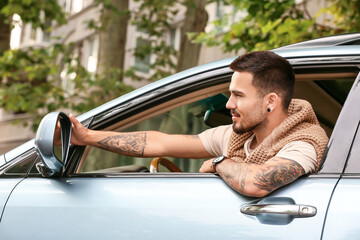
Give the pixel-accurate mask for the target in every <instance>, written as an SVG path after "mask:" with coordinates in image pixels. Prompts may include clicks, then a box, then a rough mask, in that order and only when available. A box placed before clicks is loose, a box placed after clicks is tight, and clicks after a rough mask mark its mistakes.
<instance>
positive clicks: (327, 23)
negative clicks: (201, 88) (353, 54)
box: [190, 0, 360, 52]
mask: <svg viewBox="0 0 360 240" xmlns="http://www.w3.org/2000/svg"><path fill="white" fill-rule="evenodd" d="M218 2H223V4H224V5H230V6H233V7H234V13H232V14H231V16H230V17H229V16H224V17H223V18H224V19H225V20H224V19H223V20H222V21H216V22H214V23H213V25H214V28H213V30H212V31H210V32H207V33H201V34H190V37H191V38H192V39H194V42H197V43H205V44H207V45H208V46H215V45H220V46H222V47H223V50H224V51H225V52H231V51H235V52H237V51H239V50H241V49H245V50H246V51H253V50H266V49H272V48H277V47H281V46H284V45H288V44H292V43H296V42H300V41H304V40H309V39H313V38H317V37H321V36H327V35H332V34H334V33H345V32H353V31H359V28H360V26H359V24H358V23H359V20H360V19H359V17H360V15H359V14H358V12H359V6H360V4H359V3H360V1H358V0H357V1H352V0H346V1H339V0H330V3H332V5H331V6H330V7H328V8H324V9H321V10H320V11H319V13H318V14H317V15H316V16H311V15H310V14H309V11H308V9H307V7H308V6H307V2H306V1H304V2H303V3H301V4H296V2H295V0H283V1H268V0H256V1H254V0H226V1H222V0H219V1H218ZM323 13H327V15H326V16H325V17H326V18H325V20H323V22H321V23H319V22H318V21H317V18H318V17H319V16H321V14H323ZM234 17H235V18H237V20H236V21H234V22H230V21H226V19H233V18H234ZM322 17H324V15H322ZM229 25H230V28H229V30H228V31H226V32H224V31H223V29H224V27H226V26H229Z"/></svg>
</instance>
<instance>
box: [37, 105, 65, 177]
mask: <svg viewBox="0 0 360 240" xmlns="http://www.w3.org/2000/svg"><path fill="white" fill-rule="evenodd" d="M58 121H59V122H60V132H61V152H62V157H61V160H59V159H58V158H57V157H56V155H55V150H54V137H55V135H56V132H55V131H56V125H57V123H58ZM70 139H71V121H70V119H69V117H68V116H67V115H66V114H65V113H63V112H52V113H49V114H47V115H46V116H45V117H44V118H43V119H42V120H41V122H40V125H39V128H38V130H37V132H36V137H35V148H36V151H37V152H38V154H39V156H40V158H41V162H40V163H38V164H37V165H36V167H37V169H38V171H39V172H40V173H41V174H42V176H44V177H52V176H59V175H60V174H61V173H62V170H63V166H64V165H65V164H66V162H67V158H68V154H69V148H70Z"/></svg>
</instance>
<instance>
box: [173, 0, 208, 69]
mask: <svg viewBox="0 0 360 240" xmlns="http://www.w3.org/2000/svg"><path fill="white" fill-rule="evenodd" d="M186 5H187V6H188V7H187V11H186V16H185V21H184V26H183V28H182V30H181V43H180V55H179V59H178V67H177V70H178V71H182V70H185V69H188V68H191V67H194V66H196V65H197V64H198V61H199V54H200V48H201V45H200V44H194V43H191V42H190V40H189V39H188V37H187V35H186V33H188V32H197V33H200V32H202V31H204V29H205V26H206V23H207V20H208V15H207V12H206V10H205V5H206V0H188V1H187V3H186Z"/></svg>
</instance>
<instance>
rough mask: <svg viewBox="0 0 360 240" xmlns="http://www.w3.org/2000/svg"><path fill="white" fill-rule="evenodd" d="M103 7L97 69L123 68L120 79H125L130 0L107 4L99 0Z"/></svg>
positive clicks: (112, 0) (112, 1)
mask: <svg viewBox="0 0 360 240" xmlns="http://www.w3.org/2000/svg"><path fill="white" fill-rule="evenodd" d="M100 4H102V7H101V16H100V22H99V24H100V25H99V26H98V28H97V29H98V30H99V31H98V33H99V53H98V64H97V71H98V72H99V73H103V72H106V71H108V69H121V74H120V76H119V81H122V80H123V79H122V78H123V71H122V70H123V69H124V61H125V51H126V50H125V44H126V36H127V25H128V21H129V18H130V11H129V1H127V0H125V1H117V0H111V1H109V2H108V3H107V4H105V2H104V1H101V0H100V1H99V0H98V1H97V5H98V6H99V5H100Z"/></svg>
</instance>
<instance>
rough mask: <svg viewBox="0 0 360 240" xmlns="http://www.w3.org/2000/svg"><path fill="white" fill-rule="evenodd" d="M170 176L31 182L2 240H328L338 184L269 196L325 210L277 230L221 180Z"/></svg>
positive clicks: (18, 194) (304, 185)
mask: <svg viewBox="0 0 360 240" xmlns="http://www.w3.org/2000/svg"><path fill="white" fill-rule="evenodd" d="M164 176H166V175H154V176H153V177H149V176H143V177H141V176H140V177H112V178H110V177H109V178H82V177H81V178H80V177H79V178H67V179H42V178H28V179H26V180H24V181H23V182H21V184H19V185H18V186H17V187H16V189H15V191H14V192H13V194H12V195H11V198H10V200H9V202H8V204H7V206H6V209H5V213H4V216H3V219H2V222H1V224H0V232H1V236H2V237H3V236H4V239H23V238H25V237H28V236H32V237H33V238H36V239H50V238H51V239H77V238H78V239H149V238H154V237H156V238H157V239H220V238H221V239H239V237H241V238H243V239H289V238H291V239H320V235H321V228H322V225H323V219H324V216H325V211H326V207H327V204H328V202H329V198H330V195H331V192H332V190H333V187H334V185H335V182H336V181H337V180H336V179H335V178H334V179H326V178H316V177H307V178H302V179H300V180H299V181H297V182H295V183H293V184H291V185H289V186H288V187H285V188H283V189H281V190H278V191H276V192H274V193H273V194H271V195H270V196H268V197H287V198H290V199H292V200H293V201H294V202H295V203H296V204H304V205H311V206H315V207H316V208H317V214H316V215H315V216H314V217H309V218H295V219H294V220H293V221H291V222H290V223H289V224H286V225H272V224H263V223H261V222H260V221H258V220H257V219H256V217H254V216H248V215H245V214H243V213H240V207H241V206H242V205H243V204H244V203H249V202H252V201H254V200H259V199H254V198H249V197H244V196H242V195H240V194H238V193H236V192H235V191H233V190H232V189H230V188H229V187H228V186H227V185H226V184H225V183H224V182H223V181H222V180H221V179H220V178H219V177H215V176H214V175H212V174H199V175H195V177H194V176H193V177H185V176H187V175H186V174H179V175H175V174H171V176H172V177H164ZM168 176H169V175H168ZM174 176H177V177H174ZM196 176H198V177H196ZM265 199H266V198H265ZM19 229H21V231H19Z"/></svg>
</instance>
